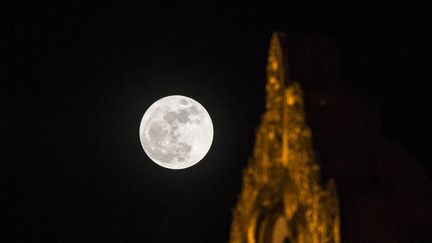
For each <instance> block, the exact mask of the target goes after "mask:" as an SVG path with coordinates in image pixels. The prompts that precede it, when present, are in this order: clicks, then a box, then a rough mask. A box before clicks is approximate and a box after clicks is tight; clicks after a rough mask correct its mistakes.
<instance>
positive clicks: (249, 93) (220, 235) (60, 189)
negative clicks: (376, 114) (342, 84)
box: [0, 1, 431, 242]
mask: <svg viewBox="0 0 432 243" xmlns="http://www.w3.org/2000/svg"><path fill="white" fill-rule="evenodd" d="M219 2H220V1H207V2H201V3H199V4H192V3H189V2H182V3H179V4H171V3H166V4H158V5H151V6H150V5H148V4H145V3H144V1H104V2H97V3H96V2H94V3H77V2H75V1H62V3H58V2H55V3H40V2H36V1H35V2H33V3H14V5H15V6H6V7H4V8H2V12H3V13H5V14H4V15H3V17H2V28H1V29H2V32H3V33H2V36H3V37H2V38H3V41H2V47H1V52H2V55H1V57H0V63H1V66H2V70H3V71H2V72H1V74H0V82H1V87H2V88H1V93H2V96H1V98H0V100H1V104H0V108H1V113H2V115H1V118H0V119H1V120H0V121H1V137H2V144H1V147H2V149H1V150H2V151H1V153H0V155H1V164H0V166H1V167H0V171H1V173H2V176H1V187H0V194H1V201H2V203H1V204H2V205H1V214H2V215H3V216H2V220H6V222H7V224H3V225H6V226H3V227H5V228H4V229H5V230H6V232H8V233H7V234H6V237H11V238H12V239H15V240H19V239H22V238H26V237H28V236H29V237H36V238H42V239H46V238H50V239H55V240H59V239H60V240H63V241H68V240H72V241H75V240H83V239H87V240H90V241H94V240H96V241H106V240H113V241H124V240H126V241H143V242H224V241H226V240H227V239H228V235H229V226H230V221H231V208H232V207H234V205H235V202H236V199H237V194H238V193H239V192H240V189H241V187H240V186H241V185H240V183H241V169H242V168H243V167H244V166H245V165H246V162H247V158H248V157H249V156H250V154H251V151H252V146H253V142H254V129H255V128H256V127H257V126H258V124H259V116H260V114H261V113H262V112H263V111H264V97H265V96H264V95H265V89H264V85H265V65H266V59H267V51H268V44H269V39H270V36H271V33H272V31H274V30H284V31H285V32H287V33H288V34H305V33H313V34H318V35H326V36H330V37H334V38H336V39H337V40H338V43H339V50H340V55H341V59H342V67H341V69H342V72H343V75H344V79H345V81H346V82H348V83H349V85H350V86H351V87H352V89H353V90H354V92H355V93H356V94H357V95H359V96H361V97H364V98H365V99H367V100H369V102H371V103H372V104H373V105H374V106H375V107H377V108H378V110H379V111H380V112H381V118H382V123H383V125H382V127H383V133H384V135H385V136H386V137H388V138H391V139H394V140H395V141H397V142H399V143H401V144H402V145H404V146H405V147H406V148H407V149H408V151H409V152H411V153H412V154H413V155H414V156H415V157H416V158H417V160H418V162H419V165H420V167H421V168H422V169H423V170H425V171H427V173H428V174H429V176H430V173H431V163H430V156H429V155H428V152H429V151H430V148H429V144H430V142H428V140H427V138H428V137H427V135H426V134H427V132H428V131H430V124H431V123H429V122H427V121H426V117H427V113H428V111H429V108H428V106H427V101H428V98H429V95H431V93H430V89H427V87H426V85H427V84H428V80H427V79H426V77H425V76H426V72H428V71H429V70H428V69H429V66H430V63H429V59H428V58H429V57H428V55H427V54H426V53H427V47H428V45H430V44H429V43H430V40H429V39H428V38H427V34H428V33H427V32H428V30H427V25H426V23H427V21H426V15H427V14H428V11H427V9H428V8H430V4H426V3H425V4H422V3H414V2H412V1H406V2H404V3H397V4H396V3H394V2H393V3H388V4H383V3H376V2H369V3H366V2H363V1H361V2H362V3H352V2H347V1H333V2H332V3H329V4H323V3H318V2H319V1H306V2H302V3H300V2H292V3H290V2H274V3H259V4H253V3H242V4H241V3H232V4H225V3H224V4H221V3H219ZM172 94H182V95H186V96H189V97H193V98H194V99H196V100H198V101H199V102H200V103H201V104H203V106H205V107H206V109H207V110H208V111H209V113H210V115H211V117H212V119H213V123H214V128H215V137H214V142H213V145H212V148H211V150H210V152H209V154H208V155H207V156H206V158H205V159H204V160H203V161H202V162H201V163H199V164H197V165H196V166H194V167H191V168H189V169H187V170H181V171H171V170H167V169H164V168H162V167H159V166H157V165H156V164H154V163H152V162H151V161H150V160H149V159H148V158H147V157H146V155H145V153H144V152H143V150H142V148H141V145H140V143H139V138H138V126H139V122H140V119H141V117H142V115H143V113H144V111H145V110H146V108H147V107H148V106H149V105H150V104H152V103H153V102H154V101H155V100H157V99H159V98H161V97H163V96H167V95H172Z"/></svg>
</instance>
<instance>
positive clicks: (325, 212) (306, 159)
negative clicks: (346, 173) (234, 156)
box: [230, 33, 340, 243]
mask: <svg viewBox="0 0 432 243" xmlns="http://www.w3.org/2000/svg"><path fill="white" fill-rule="evenodd" d="M281 40H282V39H281V34H279V33H274V34H273V36H272V39H271V43H270V51H269V57H268V65H267V84H266V91H267V97H266V112H265V113H264V115H263V116H262V121H261V125H260V126H259V128H258V130H257V134H256V142H255V147H254V151H253V156H252V158H251V159H250V161H249V164H248V166H247V168H246V169H245V170H244V172H243V190H242V192H241V195H240V197H239V200H238V203H237V206H236V208H235V209H234V210H233V221H232V225H231V235H230V242H232V243H240V242H248V243H269V242H305V243H306V242H313V243H316V242H336V243H338V242H340V230H339V206H338V199H337V195H336V189H335V184H334V182H333V181H329V182H328V184H327V186H326V188H323V187H322V186H321V185H320V167H319V165H318V164H317V163H316V161H315V157H314V154H313V151H312V144H311V131H310V129H309V128H308V127H307V126H306V123H305V116H304V107H303V97H302V90H301V88H300V85H299V84H298V83H295V82H292V81H291V80H290V76H289V72H288V71H289V67H288V65H287V64H288V62H287V59H286V57H285V56H284V50H283V45H282V43H281Z"/></svg>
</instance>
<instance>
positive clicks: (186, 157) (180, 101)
mask: <svg viewBox="0 0 432 243" xmlns="http://www.w3.org/2000/svg"><path fill="white" fill-rule="evenodd" d="M139 136H140V141H141V145H142V147H143V149H144V151H145V153H146V154H147V155H148V157H150V159H151V160H153V161H154V162H155V163H156V164H158V165H160V166H162V167H165V168H169V169H184V168H188V167H190V166H192V165H194V164H196V163H198V162H199V161H200V160H201V159H203V158H204V156H205V155H206V154H207V152H208V151H209V149H210V146H211V144H212V141H213V123H212V121H211V118H210V115H209V114H208V112H207V110H206V109H205V108H204V107H203V106H202V105H201V104H200V103H198V102H197V101H195V100H193V99H191V98H189V97H186V96H181V95H171V96H167V97H164V98H162V99H159V100H157V101H156V102H155V103H153V104H152V105H151V106H150V107H149V108H148V109H147V111H146V112H145V113H144V116H143V118H142V120H141V124H140V128H139Z"/></svg>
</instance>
